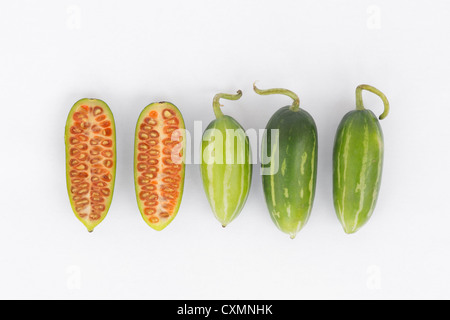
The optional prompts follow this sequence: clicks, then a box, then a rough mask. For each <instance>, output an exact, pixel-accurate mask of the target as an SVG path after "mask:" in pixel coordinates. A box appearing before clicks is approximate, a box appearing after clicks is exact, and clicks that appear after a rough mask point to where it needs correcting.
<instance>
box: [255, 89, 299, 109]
mask: <svg viewBox="0 0 450 320" xmlns="http://www.w3.org/2000/svg"><path fill="white" fill-rule="evenodd" d="M253 90H255V92H256V93H257V94H261V95H268V94H284V95H286V96H288V97H290V98H292V100H294V101H293V102H292V105H291V106H290V108H289V109H290V110H291V111H298V110H299V109H300V99H299V98H298V96H297V95H296V94H295V93H294V92H292V91H290V90H287V89H281V88H275V89H267V90H261V89H258V88H257V87H256V85H255V84H254V83H253Z"/></svg>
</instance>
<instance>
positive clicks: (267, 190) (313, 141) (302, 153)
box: [261, 106, 318, 238]
mask: <svg viewBox="0 0 450 320" xmlns="http://www.w3.org/2000/svg"><path fill="white" fill-rule="evenodd" d="M271 130H278V139H277V136H276V135H275V136H273V135H272V131H271ZM275 132H276V131H275ZM261 150H262V157H261V159H262V163H261V167H262V169H263V172H262V174H263V175H262V184H263V190H264V196H265V199H266V204H267V207H268V210H269V213H270V216H271V218H272V221H273V222H274V223H275V225H276V226H277V227H278V228H279V229H280V230H281V231H283V232H285V233H287V234H289V235H290V236H291V238H294V237H295V235H296V234H297V233H298V232H299V231H300V230H301V229H302V228H303V227H304V225H305V224H306V223H307V222H308V219H309V216H310V213H311V210H312V207H313V203H314V196H315V190H316V177H317V150H318V147H317V127H316V124H315V122H314V119H313V118H312V117H311V115H310V114H309V113H308V112H306V111H305V110H303V109H299V110H298V111H292V110H290V106H286V107H283V108H281V109H279V110H278V111H277V112H276V113H275V114H274V115H273V116H272V117H271V118H270V120H269V122H268V123H267V126H266V131H265V134H264V137H263V143H262V148H261ZM266 156H267V157H269V158H271V159H272V160H271V161H270V162H268V163H264V162H265V160H264V158H265V157H266ZM277 159H278V162H277ZM264 171H267V172H264Z"/></svg>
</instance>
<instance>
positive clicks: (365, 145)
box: [333, 110, 383, 234]
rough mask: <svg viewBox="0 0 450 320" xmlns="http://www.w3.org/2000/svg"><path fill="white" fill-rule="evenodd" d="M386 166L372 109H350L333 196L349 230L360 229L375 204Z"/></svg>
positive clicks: (338, 145) (341, 131) (337, 148)
mask: <svg viewBox="0 0 450 320" xmlns="http://www.w3.org/2000/svg"><path fill="white" fill-rule="evenodd" d="M382 169H383V133H382V130H381V127H380V124H379V121H378V119H377V117H376V116H375V115H374V114H373V112H372V111H370V110H353V111H350V112H349V113H347V114H346V115H345V116H344V118H343V119H342V121H341V123H340V124H339V127H338V129H337V133H336V138H335V142H334V150H333V198H334V207H335V210H336V214H337V217H338V219H339V221H340V222H341V224H342V226H343V228H344V231H345V232H346V233H349V234H350V233H354V232H356V231H358V230H359V229H360V228H361V227H362V226H363V225H364V224H365V223H366V222H367V221H368V220H369V218H370V216H371V215H372V212H373V210H374V208H375V205H376V202H377V198H378V192H379V190H380V184H381V173H382Z"/></svg>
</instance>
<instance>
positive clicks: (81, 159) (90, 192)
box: [65, 99, 116, 232]
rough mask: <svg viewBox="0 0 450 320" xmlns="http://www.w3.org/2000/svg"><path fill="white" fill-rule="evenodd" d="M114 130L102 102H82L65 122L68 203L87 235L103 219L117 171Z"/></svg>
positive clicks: (77, 104) (111, 116)
mask: <svg viewBox="0 0 450 320" xmlns="http://www.w3.org/2000/svg"><path fill="white" fill-rule="evenodd" d="M115 132H116V130H115V125H114V117H113V114H112V113H111V110H110V109H109V107H108V106H107V105H106V103H104V102H103V101H101V100H97V99H82V100H80V101H78V102H77V103H75V105H74V106H73V107H72V109H71V110H70V113H69V116H68V118H67V123H66V131H65V143H66V177H67V190H68V193H69V199H70V204H71V206H72V209H73V211H74V213H75V215H76V217H77V218H78V219H79V220H80V221H81V222H82V223H83V224H84V225H85V226H86V228H87V229H88V231H89V232H91V231H93V230H94V228H95V227H96V226H97V225H98V224H99V223H100V222H101V221H102V220H103V219H104V218H105V216H106V214H107V213H108V210H109V207H110V205H111V201H112V195H113V191H114V180H115V172H116V133H115Z"/></svg>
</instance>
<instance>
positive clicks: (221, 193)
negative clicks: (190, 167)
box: [201, 90, 252, 227]
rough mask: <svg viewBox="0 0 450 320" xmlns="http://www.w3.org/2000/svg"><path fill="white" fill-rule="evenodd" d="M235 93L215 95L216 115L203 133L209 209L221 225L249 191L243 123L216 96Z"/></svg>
mask: <svg viewBox="0 0 450 320" xmlns="http://www.w3.org/2000/svg"><path fill="white" fill-rule="evenodd" d="M241 96H242V92H241V91H240V90H239V91H238V92H237V94H235V95H232V94H224V93H219V94H217V95H215V97H214V101H213V109H214V114H215V116H216V119H215V120H213V121H212V122H211V123H210V124H209V125H208V127H207V128H206V129H205V131H204V133H203V137H202V163H201V175H202V180H203V187H204V190H205V193H206V197H207V198H208V201H209V204H210V205H211V209H212V211H213V213H214V215H215V217H216V218H217V220H219V222H220V223H221V224H222V226H223V227H225V226H227V225H228V224H229V223H230V222H231V221H233V220H234V219H235V218H236V217H237V216H238V215H239V214H240V213H241V211H242V209H243V207H244V204H245V202H246V201H247V197H248V194H249V191H250V185H251V178H252V164H251V152H250V143H249V139H248V137H247V135H246V133H245V132H244V129H243V128H242V126H241V125H240V124H239V123H238V122H237V121H236V120H235V119H234V118H232V117H230V116H227V115H224V114H223V113H222V111H221V110H220V104H219V100H220V99H221V98H223V99H228V100H237V99H239V98H240V97H241Z"/></svg>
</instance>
